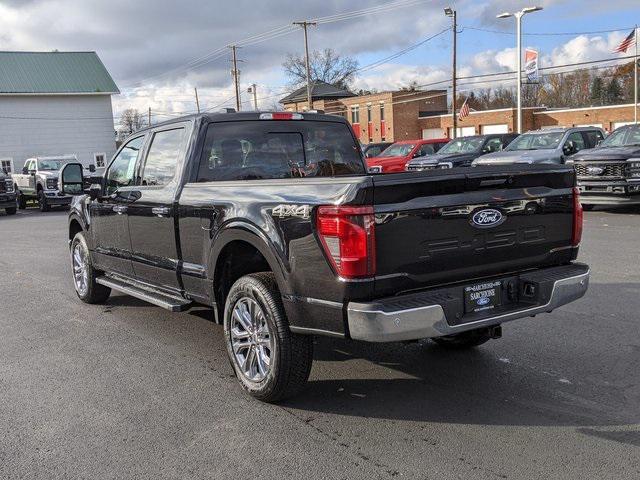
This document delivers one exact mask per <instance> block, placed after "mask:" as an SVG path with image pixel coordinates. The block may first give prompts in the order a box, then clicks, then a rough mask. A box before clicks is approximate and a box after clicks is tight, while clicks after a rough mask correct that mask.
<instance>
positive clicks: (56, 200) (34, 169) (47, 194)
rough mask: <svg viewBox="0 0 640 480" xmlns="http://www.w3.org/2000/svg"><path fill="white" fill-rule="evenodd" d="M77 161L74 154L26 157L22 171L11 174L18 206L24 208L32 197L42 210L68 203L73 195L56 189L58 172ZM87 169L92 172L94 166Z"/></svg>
mask: <svg viewBox="0 0 640 480" xmlns="http://www.w3.org/2000/svg"><path fill="white" fill-rule="evenodd" d="M77 161H78V159H77V158H76V156H75V155H58V156H50V157H35V158H29V159H27V161H26V162H25V164H24V167H23V168H22V173H16V174H13V175H12V176H11V177H12V178H13V181H14V184H15V190H16V194H17V198H18V200H17V201H18V208H20V209H24V208H26V205H27V201H28V200H32V199H37V200H38V204H39V206H40V210H41V211H42V212H48V211H49V210H50V209H51V207H52V206H58V205H69V204H70V203H71V199H72V198H73V197H72V196H70V195H64V194H63V193H62V192H61V191H60V190H59V189H58V174H59V173H60V169H61V168H62V167H63V166H64V165H66V164H67V163H70V162H77ZM91 167H93V165H92V166H91ZM89 170H90V171H91V172H94V171H95V167H94V168H89Z"/></svg>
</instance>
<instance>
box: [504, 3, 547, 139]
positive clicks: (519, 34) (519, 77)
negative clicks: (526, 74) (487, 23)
mask: <svg viewBox="0 0 640 480" xmlns="http://www.w3.org/2000/svg"><path fill="white" fill-rule="evenodd" d="M540 10H542V7H526V8H523V9H522V10H520V11H519V12H515V13H509V12H504V13H501V14H500V15H498V16H497V17H496V18H509V17H515V19H516V55H517V56H518V58H517V62H516V83H517V87H516V88H517V92H516V98H517V103H518V108H517V110H518V122H517V124H518V132H517V133H522V17H524V16H525V15H526V14H527V13H533V12H538V11H540Z"/></svg>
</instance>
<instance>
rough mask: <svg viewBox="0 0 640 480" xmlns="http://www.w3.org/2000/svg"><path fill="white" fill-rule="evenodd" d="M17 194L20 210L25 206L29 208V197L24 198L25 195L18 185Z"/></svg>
mask: <svg viewBox="0 0 640 480" xmlns="http://www.w3.org/2000/svg"><path fill="white" fill-rule="evenodd" d="M15 188H16V192H17V193H16V195H17V197H18V199H17V203H18V208H19V209H20V210H24V209H25V208H27V199H26V198H24V195H22V192H21V191H20V190H18V187H17V186H16V187H15Z"/></svg>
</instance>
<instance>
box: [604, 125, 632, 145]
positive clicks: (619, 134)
mask: <svg viewBox="0 0 640 480" xmlns="http://www.w3.org/2000/svg"><path fill="white" fill-rule="evenodd" d="M600 145H601V146H602V147H624V146H628V145H640V125H636V126H633V127H629V128H620V129H618V130H616V131H615V132H613V133H612V134H611V135H609V136H608V137H607V138H606V139H605V140H604V141H603V142H602V143H601V144H600Z"/></svg>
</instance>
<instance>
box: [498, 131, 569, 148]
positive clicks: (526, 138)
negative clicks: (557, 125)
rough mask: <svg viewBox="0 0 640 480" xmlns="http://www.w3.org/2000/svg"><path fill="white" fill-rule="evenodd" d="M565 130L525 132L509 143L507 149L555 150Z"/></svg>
mask: <svg viewBox="0 0 640 480" xmlns="http://www.w3.org/2000/svg"><path fill="white" fill-rule="evenodd" d="M563 136H564V132H546V133H525V134H524V135H520V136H519V137H518V138H516V139H515V140H514V141H513V142H511V143H510V144H509V146H508V147H507V148H505V150H553V149H554V148H558V146H559V145H560V141H561V140H562V137H563Z"/></svg>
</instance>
